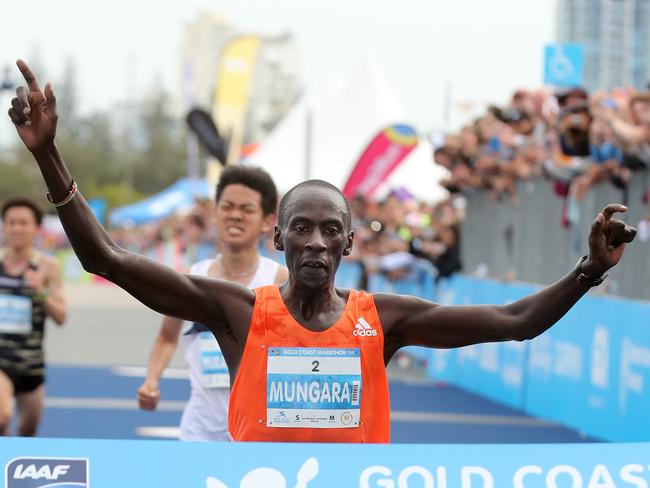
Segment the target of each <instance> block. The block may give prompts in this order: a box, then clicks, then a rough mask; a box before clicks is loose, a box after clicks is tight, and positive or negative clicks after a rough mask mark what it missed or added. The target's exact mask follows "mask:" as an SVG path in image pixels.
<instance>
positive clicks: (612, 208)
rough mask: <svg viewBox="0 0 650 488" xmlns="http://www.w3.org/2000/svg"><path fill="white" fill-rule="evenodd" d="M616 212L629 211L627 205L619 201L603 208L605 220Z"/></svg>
mask: <svg viewBox="0 0 650 488" xmlns="http://www.w3.org/2000/svg"><path fill="white" fill-rule="evenodd" d="M616 212H627V207H626V206H625V205H619V204H617V203H610V204H609V205H607V206H606V207H605V208H604V209H603V211H602V212H601V213H602V214H603V216H604V217H605V220H609V219H611V218H612V216H613V215H614V214H615V213H616Z"/></svg>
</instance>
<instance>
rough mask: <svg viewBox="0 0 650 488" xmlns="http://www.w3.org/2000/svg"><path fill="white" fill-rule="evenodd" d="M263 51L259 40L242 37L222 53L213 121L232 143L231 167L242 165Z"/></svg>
mask: <svg viewBox="0 0 650 488" xmlns="http://www.w3.org/2000/svg"><path fill="white" fill-rule="evenodd" d="M259 47H260V38H259V37H258V36H255V35H242V36H236V37H234V38H233V39H232V40H231V41H230V42H228V43H227V44H226V46H225V47H224V48H223V50H222V51H221V61H220V63H219V71H218V74H217V80H216V84H215V89H214V101H213V105H212V118H213V119H214V120H215V121H216V124H217V127H219V131H220V132H221V134H223V135H224V136H225V137H227V138H228V140H229V148H228V155H227V162H228V163H237V162H239V156H240V152H241V147H242V144H243V142H244V129H245V126H246V114H247V111H248V103H249V100H250V95H251V86H252V82H253V77H254V75H255V64H256V62H257V54H258V51H259Z"/></svg>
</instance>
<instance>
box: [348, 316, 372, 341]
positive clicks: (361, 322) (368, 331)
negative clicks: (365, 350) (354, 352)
mask: <svg viewBox="0 0 650 488" xmlns="http://www.w3.org/2000/svg"><path fill="white" fill-rule="evenodd" d="M352 334H353V335H355V336H361V337H370V336H376V335H377V331H376V330H375V329H373V328H372V327H371V326H370V324H369V323H368V322H366V320H365V319H364V318H363V317H359V318H358V319H357V323H356V324H355V326H354V332H353V333H352Z"/></svg>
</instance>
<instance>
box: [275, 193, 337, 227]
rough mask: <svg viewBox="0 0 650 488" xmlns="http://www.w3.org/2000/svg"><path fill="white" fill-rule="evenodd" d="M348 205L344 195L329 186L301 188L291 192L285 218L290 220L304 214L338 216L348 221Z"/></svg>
mask: <svg viewBox="0 0 650 488" xmlns="http://www.w3.org/2000/svg"><path fill="white" fill-rule="evenodd" d="M347 213H348V211H347V206H346V205H345V201H344V200H343V197H342V196H341V195H340V194H339V193H337V192H335V191H333V190H330V189H328V188H318V187H313V188H308V187H307V188H301V189H298V190H296V191H294V192H293V193H292V194H291V198H290V200H289V201H288V202H287V204H286V208H285V214H286V215H285V219H286V221H287V222H288V221H289V220H290V219H291V218H292V217H293V216H298V215H304V216H307V214H309V215H313V216H320V217H328V218H332V217H338V218H340V219H342V220H343V221H344V222H345V221H346V215H347Z"/></svg>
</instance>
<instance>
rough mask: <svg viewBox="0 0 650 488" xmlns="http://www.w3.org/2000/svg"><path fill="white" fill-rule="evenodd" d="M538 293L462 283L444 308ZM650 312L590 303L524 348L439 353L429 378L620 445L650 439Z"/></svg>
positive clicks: (624, 303)
mask: <svg viewBox="0 0 650 488" xmlns="http://www.w3.org/2000/svg"><path fill="white" fill-rule="evenodd" d="M535 289H536V287H533V286H530V285H522V284H504V283H497V282H494V281H489V280H478V279H472V278H465V277H456V278H454V280H452V281H451V282H449V283H446V284H443V285H441V286H440V288H439V290H438V294H439V296H440V297H441V299H442V300H444V302H443V303H448V304H455V305H461V304H480V303H494V304H504V303H510V302H512V301H514V300H517V299H518V298H521V297H522V296H525V295H528V294H530V293H533V292H534V291H535ZM648 324H650V304H648V303H644V302H635V301H632V300H624V299H618V298H612V297H607V296H598V295H590V296H587V297H584V298H583V299H582V300H580V301H579V302H578V303H577V304H576V306H575V307H574V308H573V309H572V310H571V311H569V313H568V314H567V315H566V316H565V317H564V318H563V319H562V320H561V321H560V322H559V323H558V324H556V325H555V326H554V327H553V328H551V329H549V330H548V331H547V332H545V333H544V334H542V335H541V336H539V337H537V338H535V339H533V340H531V341H526V342H523V343H519V342H504V343H498V344H481V345H477V346H471V347H466V348H462V349H457V350H451V351H441V350H434V351H432V352H431V359H430V364H429V366H428V370H427V373H428V375H429V376H430V377H431V378H434V379H439V380H444V381H448V382H450V383H453V384H456V385H459V386H462V387H464V388H466V389H468V390H471V391H473V392H476V393H480V394H483V395H485V396H487V397H489V398H492V399H494V400H497V401H500V402H502V403H506V404H508V405H511V406H513V407H519V408H523V409H525V410H526V411H528V412H529V413H531V414H534V415H538V416H540V417H543V418H547V419H551V420H555V421H558V422H560V423H563V424H566V425H570V426H572V427H574V428H577V429H579V430H581V431H583V432H585V433H587V434H589V435H591V436H594V437H600V438H603V439H609V440H615V441H639V440H647V439H650V422H648V421H647V412H648V411H650V394H649V393H650V328H649V327H648Z"/></svg>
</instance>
